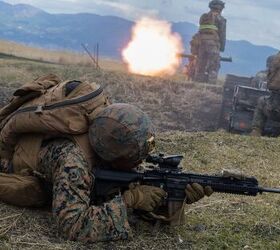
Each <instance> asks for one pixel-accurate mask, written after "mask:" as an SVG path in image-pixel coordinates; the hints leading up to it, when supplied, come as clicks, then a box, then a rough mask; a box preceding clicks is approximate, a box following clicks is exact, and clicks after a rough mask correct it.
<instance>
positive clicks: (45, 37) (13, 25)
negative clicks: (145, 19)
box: [0, 1, 277, 76]
mask: <svg viewBox="0 0 280 250" xmlns="http://www.w3.org/2000/svg"><path fill="white" fill-rule="evenodd" d="M228 22H230V20H228ZM133 25H134V22H132V21H129V20H126V19H123V18H120V17H114V16H100V15H96V14H89V13H80V14H50V13H47V12H45V11H43V10H41V9H38V8H35V7H33V6H31V5H26V4H17V5H11V4H8V3H5V2H3V1H0V39H6V40H12V41H16V42H20V43H24V44H28V45H31V46H37V47H38V46H40V47H45V48H50V49H66V50H74V51H82V47H81V43H85V44H88V46H89V48H93V47H94V45H95V44H96V43H99V46H100V54H101V56H106V57H111V58H116V59H120V58H121V50H122V49H123V48H124V47H125V45H126V44H127V43H128V41H129V40H130V37H131V28H132V26H133ZM172 29H173V31H174V32H177V33H179V34H180V35H181V37H182V38H183V41H184V44H185V46H186V48H187V49H186V51H188V44H189V41H190V39H191V37H192V35H193V34H194V33H195V32H196V31H197V26H196V25H194V24H192V23H188V22H179V23H172ZM276 52H277V50H276V49H274V48H271V47H269V46H257V45H254V44H252V43H250V42H248V41H230V40H229V41H227V45H226V51H225V53H224V56H232V58H233V63H231V64H230V63H223V64H222V68H221V72H222V73H223V74H227V73H232V74H239V75H247V76H251V75H254V74H255V73H256V72H257V71H259V70H262V69H264V68H265V61H266V58H267V57H268V56H269V55H271V54H275V53H276Z"/></svg>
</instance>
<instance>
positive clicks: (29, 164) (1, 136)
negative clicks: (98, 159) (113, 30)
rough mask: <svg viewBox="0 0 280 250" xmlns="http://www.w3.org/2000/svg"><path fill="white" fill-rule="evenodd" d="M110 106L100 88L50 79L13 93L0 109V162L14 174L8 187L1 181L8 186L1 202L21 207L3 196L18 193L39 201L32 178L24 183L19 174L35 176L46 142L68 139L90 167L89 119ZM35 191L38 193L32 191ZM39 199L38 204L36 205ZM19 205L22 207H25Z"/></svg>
mask: <svg viewBox="0 0 280 250" xmlns="http://www.w3.org/2000/svg"><path fill="white" fill-rule="evenodd" d="M108 103H109V102H108V99H107V97H106V96H105V95H104V93H103V89H102V88H101V87H100V86H99V85H97V84H95V83H89V82H80V81H76V80H74V81H64V82H63V81H61V80H60V79H59V78H58V77H57V76H55V75H53V74H50V75H47V76H43V77H40V78H38V79H36V80H34V81H32V82H30V83H27V84H25V85H23V86H22V87H21V88H19V89H17V90H16V91H15V92H14V94H13V98H12V100H11V101H10V102H9V103H8V104H7V105H6V106H5V107H3V108H2V109H1V110H0V129H1V131H0V158H1V159H5V160H8V161H10V162H12V164H10V165H12V166H13V170H12V172H13V173H14V174H13V175H10V176H9V177H8V178H9V180H7V182H4V181H3V182H2V179H3V178H6V177H7V176H6V175H5V174H4V175H3V176H0V184H1V183H6V184H5V186H3V185H2V186H1V185H0V199H2V200H3V201H7V202H9V203H10V204H16V205H20V204H21V202H18V197H17V195H14V196H11V197H14V198H11V200H9V199H8V200H7V195H6V194H8V193H9V192H11V193H12V194H16V193H17V191H16V190H18V193H19V194H22V193H23V194H25V195H26V196H28V195H30V196H32V197H34V196H36V195H37V196H38V197H40V196H41V195H39V194H41V193H42V192H41V191H42V190H41V191H40V188H39V187H38V184H37V183H35V182H36V181H38V180H37V179H36V177H33V178H35V179H33V182H32V181H31V180H30V179H29V177H32V176H29V177H28V178H27V179H26V181H25V182H24V179H25V177H26V176H24V177H23V176H22V175H21V173H22V172H29V173H32V172H34V171H36V169H37V161H38V154H39V151H40V147H41V144H42V141H43V140H44V139H50V138H56V137H66V138H70V139H71V140H73V141H74V142H75V143H77V144H78V145H79V146H80V148H81V150H82V153H83V155H84V157H85V159H86V160H87V161H88V163H89V166H92V163H93V157H94V155H93V152H92V149H91V146H90V143H89V138H88V128H89V125H90V123H91V120H92V119H94V117H95V116H96V114H98V112H100V111H101V110H102V109H103V108H104V107H106V106H107V105H108ZM1 178H2V179H1ZM9 183H10V184H11V185H10V184H9ZM16 183H18V184H16ZM9 185H10V189H9V188H8V187H9ZM36 189H37V190H39V193H36V192H35V191H36ZM7 190H10V191H9V192H8V191H7ZM34 200H35V201H36V197H34ZM34 200H32V199H30V202H29V204H30V205H32V206H33V205H34ZM41 200H42V199H41V198H40V199H38V200H37V201H38V204H41ZM27 203H28V202H27ZM35 203H36V202H35ZM22 205H26V204H25V203H24V202H23V203H22Z"/></svg>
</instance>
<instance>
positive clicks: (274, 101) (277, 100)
mask: <svg viewBox="0 0 280 250" xmlns="http://www.w3.org/2000/svg"><path fill="white" fill-rule="evenodd" d="M268 119H270V120H274V121H278V122H280V92H278V91H272V92H271V95H270V96H269V97H267V96H266V97H261V98H260V99H259V101H258V105H257V108H256V109H255V112H254V118H253V122H252V129H253V130H258V131H260V132H262V131H263V129H264V126H265V123H266V121H267V120H268Z"/></svg>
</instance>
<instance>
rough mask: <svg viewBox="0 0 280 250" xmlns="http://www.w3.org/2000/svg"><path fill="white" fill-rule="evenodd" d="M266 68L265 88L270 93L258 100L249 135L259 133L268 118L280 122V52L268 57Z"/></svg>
mask: <svg viewBox="0 0 280 250" xmlns="http://www.w3.org/2000/svg"><path fill="white" fill-rule="evenodd" d="M267 68H268V69H267V88H268V89H269V90H270V92H271V94H270V96H268V97H261V98H260V99H259V101H258V105H257V107H256V109H255V112H254V118H253V122H252V133H251V135H258V136H259V135H261V133H262V132H263V129H264V126H265V123H266V121H267V120H268V119H269V120H273V121H278V122H280V53H278V54H276V55H273V56H270V57H268V59H267Z"/></svg>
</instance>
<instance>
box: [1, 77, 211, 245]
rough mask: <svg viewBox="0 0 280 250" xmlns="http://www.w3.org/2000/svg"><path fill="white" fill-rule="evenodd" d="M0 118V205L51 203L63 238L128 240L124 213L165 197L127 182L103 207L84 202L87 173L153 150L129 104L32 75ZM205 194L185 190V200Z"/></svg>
mask: <svg viewBox="0 0 280 250" xmlns="http://www.w3.org/2000/svg"><path fill="white" fill-rule="evenodd" d="M0 121H1V132H0V146H1V147H0V156H1V161H0V162H1V164H0V165H1V166H0V167H1V172H2V173H1V174H0V182H1V185H0V200H1V201H4V202H6V203H9V204H12V205H17V206H22V207H41V206H44V205H45V204H46V203H48V202H51V203H52V213H53V216H54V218H55V220H56V221H57V223H58V226H59V230H60V232H61V234H62V235H63V236H64V237H65V238H66V239H69V240H75V241H82V242H97V241H110V240H120V239H128V238H130V236H131V228H130V225H129V222H128V214H127V209H128V208H131V209H138V210H142V211H147V212H152V211H153V210H154V209H155V208H156V207H158V206H159V205H160V204H161V202H162V200H163V199H164V198H165V196H166V193H165V191H164V190H162V189H161V188H159V187H153V186H147V185H140V184H137V183H132V184H131V185H130V188H129V189H128V190H126V191H125V192H123V193H121V194H118V195H116V196H115V197H113V198H112V199H110V200H108V201H106V202H105V203H103V204H99V205H95V204H92V203H91V199H90V194H91V193H92V191H93V190H92V189H93V186H94V180H95V177H94V174H93V171H92V169H93V168H95V167H97V166H98V167H104V168H112V169H119V170H132V169H133V168H135V167H137V166H138V165H139V164H140V163H141V162H142V161H143V160H144V159H145V158H146V157H147V155H148V153H149V152H151V151H152V150H153V149H154V145H155V143H154V142H155V141H154V140H155V133H154V129H153V126H152V123H151V121H150V119H149V117H148V116H147V115H146V114H145V113H144V112H142V111H141V110H140V109H139V108H137V107H135V106H133V105H129V104H110V103H109V101H108V98H107V97H106V96H105V95H104V93H103V90H102V88H101V87H100V86H98V85H97V84H95V83H88V82H80V81H76V80H75V81H61V80H60V79H59V78H58V77H57V76H55V75H48V76H44V77H40V78H38V79H36V80H34V81H33V82H31V83H27V84H25V85H23V86H22V87H21V88H20V89H18V90H17V91H16V92H15V93H14V97H13V99H12V101H11V102H10V103H9V104H8V105H6V106H5V107H4V108H2V109H1V110H0ZM212 192H213V190H212V189H211V187H209V186H206V187H202V186H201V185H199V184H197V183H193V184H191V185H187V187H186V189H185V193H186V203H188V204H190V203H193V202H196V201H198V200H200V199H201V198H203V197H204V196H205V195H207V196H210V195H211V194H212Z"/></svg>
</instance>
